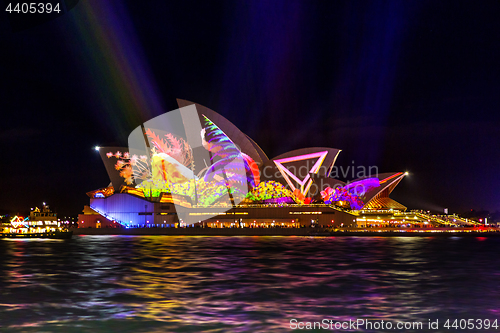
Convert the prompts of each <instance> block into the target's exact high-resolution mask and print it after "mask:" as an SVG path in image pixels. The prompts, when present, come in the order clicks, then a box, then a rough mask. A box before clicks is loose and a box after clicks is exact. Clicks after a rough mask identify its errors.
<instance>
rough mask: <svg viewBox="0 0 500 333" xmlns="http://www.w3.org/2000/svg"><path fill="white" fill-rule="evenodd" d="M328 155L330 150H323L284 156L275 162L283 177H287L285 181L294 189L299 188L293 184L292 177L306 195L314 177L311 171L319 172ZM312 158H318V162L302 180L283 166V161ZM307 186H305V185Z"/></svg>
mask: <svg viewBox="0 0 500 333" xmlns="http://www.w3.org/2000/svg"><path fill="white" fill-rule="evenodd" d="M326 155H328V151H327V150H325V151H321V152H318V153H312V154H306V155H299V156H292V157H287V158H282V159H279V160H274V164H276V167H277V168H278V170H279V171H280V173H281V175H282V176H283V178H285V181H286V182H287V184H288V185H289V186H290V188H291V189H292V191H295V190H296V189H297V188H296V187H295V186H294V185H293V183H292V181H291V180H290V177H291V178H292V179H293V180H295V182H297V184H299V185H300V193H302V194H303V195H304V196H305V195H306V194H307V192H308V191H309V188H310V187H311V185H312V179H310V178H311V176H310V174H311V173H318V170H319V168H320V167H321V165H322V164H323V162H324V160H325V158H326ZM312 158H318V160H317V161H316V163H314V165H313V167H312V168H311V169H310V170H309V173H308V174H307V176H306V177H305V178H304V179H303V180H300V179H299V178H298V177H297V176H296V175H294V174H293V173H291V172H290V170H288V169H287V168H285V167H284V166H283V163H290V162H297V161H303V160H308V159H312ZM304 186H305V187H304Z"/></svg>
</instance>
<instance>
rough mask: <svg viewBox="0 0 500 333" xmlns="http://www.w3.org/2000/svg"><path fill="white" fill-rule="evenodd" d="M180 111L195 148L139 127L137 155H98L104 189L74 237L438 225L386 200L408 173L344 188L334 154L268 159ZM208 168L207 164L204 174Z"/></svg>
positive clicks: (209, 116) (234, 135) (171, 134)
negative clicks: (194, 124) (194, 129)
mask: <svg viewBox="0 0 500 333" xmlns="http://www.w3.org/2000/svg"><path fill="white" fill-rule="evenodd" d="M178 104H179V107H180V108H181V109H182V108H186V107H190V106H191V107H193V106H194V108H192V109H191V110H195V112H196V113H195V116H196V117H198V118H199V121H200V123H201V124H202V128H201V131H199V134H201V136H200V137H201V138H199V139H198V140H199V141H200V142H199V144H197V145H190V144H188V142H187V140H185V139H184V138H183V137H182V135H179V134H178V133H175V129H174V130H172V129H171V130H170V131H169V130H167V129H165V128H150V127H147V126H146V125H147V124H145V125H144V126H142V127H141V128H140V130H139V132H138V135H139V137H141V138H147V140H145V143H143V146H144V148H143V151H142V154H138V153H137V149H136V148H134V147H131V148H123V147H99V149H98V150H99V153H100V156H101V158H102V160H103V162H104V165H105V168H106V170H107V172H108V175H109V178H110V184H109V185H108V186H106V187H103V188H100V189H97V190H93V191H90V192H88V193H87V195H88V196H89V197H90V204H89V207H86V208H85V209H84V211H83V214H80V215H79V222H78V224H79V226H80V227H94V228H95V227H105V228H109V227H116V226H122V227H128V228H133V227H141V228H148V227H149V228H151V227H156V228H176V227H182V226H186V225H189V226H204V227H219V228H220V227H233V228H234V227H237V228H239V227H246V228H253V227H255V228H269V227H283V228H285V227H286V228H300V227H310V226H321V227H339V228H341V227H345V228H347V227H351V228H353V227H363V228H364V227H369V226H371V225H377V224H378V225H381V224H384V225H390V226H395V225H398V226H399V225H406V224H411V225H422V226H423V225H427V224H430V225H432V224H433V223H437V222H436V221H432V222H431V221H430V219H429V218H428V216H427V215H423V214H416V213H412V212H406V210H407V208H406V207H405V206H404V205H402V204H401V203H399V202H396V201H395V200H393V199H391V198H390V197H389V195H390V194H391V192H392V191H393V190H394V189H395V187H396V186H397V185H398V184H399V183H400V182H401V180H402V179H403V178H404V177H405V176H406V175H407V173H403V172H393V173H382V174H378V173H377V174H371V172H368V173H367V174H365V175H363V176H362V177H360V178H359V179H357V180H354V181H352V182H349V183H344V182H342V181H340V180H338V179H335V178H331V177H330V176H331V173H332V169H333V168H334V165H335V161H336V159H337V156H338V154H339V153H340V150H339V149H335V148H325V147H311V148H304V149H298V150H294V151H290V152H288V153H285V154H281V155H279V156H277V157H275V158H271V159H270V158H268V157H267V155H266V154H265V152H264V151H263V150H262V149H261V148H260V147H259V146H258V145H257V144H256V143H255V142H254V141H253V140H252V139H251V138H249V137H248V136H247V135H245V134H244V133H243V132H241V131H240V130H239V129H238V128H237V127H236V126H234V125H233V124H232V123H231V122H230V121H228V120H227V119H226V118H224V117H222V116H221V115H219V114H218V113H216V112H214V111H212V110H210V109H208V108H206V107H204V106H202V105H199V104H195V103H192V102H188V101H185V100H178ZM186 135H189V134H186ZM191 142H193V141H191ZM203 154H205V155H203ZM199 156H207V157H206V158H204V159H202V158H200V157H199ZM207 160H209V161H212V162H213V164H212V165H207ZM235 161H237V162H238V163H236V162H235ZM381 216H382V217H381ZM403 222H405V223H403ZM406 222H407V223H406Z"/></svg>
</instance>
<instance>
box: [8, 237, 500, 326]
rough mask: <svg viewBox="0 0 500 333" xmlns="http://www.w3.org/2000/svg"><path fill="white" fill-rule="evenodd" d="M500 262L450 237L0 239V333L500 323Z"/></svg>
mask: <svg viewBox="0 0 500 333" xmlns="http://www.w3.org/2000/svg"><path fill="white" fill-rule="evenodd" d="M499 252H500V239H498V238H458V237H457V238H423V237H422V238H370V237H331V238H308V237H172V236H75V237H73V239H71V240H64V241H63V240H0V288H1V289H0V326H1V327H2V330H5V331H9V332H10V331H11V332H201V331H203V332H289V331H291V329H290V319H292V318H296V319H298V320H299V321H321V320H322V319H324V318H328V319H334V320H349V319H358V318H370V319H373V320H394V321H416V320H418V321H425V322H427V321H428V319H432V320H434V319H440V320H442V319H443V318H490V319H493V318H498V319H500V313H499V312H500V292H499V290H500V289H499V286H498V283H499V280H500V279H499V278H500V264H499V260H498V253H499ZM360 331H361V330H360ZM367 331H368V330H365V331H364V332H367ZM440 331H441V330H440ZM442 331H447V330H442ZM490 331H491V330H490ZM309 332H311V330H309ZM408 332H409V330H408ZM420 332H422V331H420ZM434 332H437V331H434ZM491 332H492V331H491Z"/></svg>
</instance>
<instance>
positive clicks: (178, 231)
mask: <svg viewBox="0 0 500 333" xmlns="http://www.w3.org/2000/svg"><path fill="white" fill-rule="evenodd" d="M70 230H72V231H73V235H74V236H80V235H81V236H85V235H110V236H111V235H129V236H134V235H138V236H139V235H142V236H311V237H500V232H498V231H481V230H470V229H467V230H463V229H459V230H457V229H444V228H440V229H433V230H422V229H408V230H387V229H375V230H369V231H368V230H366V229H361V230H352V229H351V230H337V231H334V232H331V231H328V230H325V229H320V228H131V229H125V228H75V229H70Z"/></svg>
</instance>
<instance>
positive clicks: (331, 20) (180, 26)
mask: <svg viewBox="0 0 500 333" xmlns="http://www.w3.org/2000/svg"><path fill="white" fill-rule="evenodd" d="M0 24H1V25H0V30H1V34H0V50H1V53H0V57H1V58H0V59H1V67H0V78H1V81H0V82H1V87H0V88H1V89H0V107H1V114H2V121H1V122H0V142H1V144H0V147H1V150H0V151H1V162H0V174H1V181H2V186H1V190H0V193H1V195H0V199H1V201H0V209H2V210H3V211H13V212H20V213H26V212H27V211H28V210H29V208H31V207H34V206H37V205H38V206H40V205H41V203H42V202H43V201H46V202H47V203H49V204H50V205H51V207H53V208H55V209H56V211H57V212H58V213H59V216H64V215H70V214H71V215H76V214H78V213H79V212H80V211H81V210H82V209H83V205H85V204H88V201H89V198H88V197H87V196H86V194H85V193H86V192H88V191H91V190H94V189H97V188H101V187H105V186H107V185H108V183H109V179H108V177H107V173H106V170H105V168H104V165H103V164H102V162H101V160H100V157H99V155H98V153H97V152H96V151H94V149H93V147H94V146H96V145H100V146H126V145H127V137H128V134H130V132H131V131H132V130H133V129H134V128H135V127H137V126H139V125H140V124H141V123H143V122H144V121H147V120H149V119H151V118H152V117H154V116H157V115H159V114H162V113H164V112H167V111H170V110H173V109H176V108H177V104H176V98H181V99H186V100H190V101H193V102H197V103H199V104H202V105H204V106H207V107H209V108H211V109H212V110H214V111H216V112H218V113H220V114H222V115H223V116H224V117H226V118H227V119H228V120H230V121H231V122H233V123H234V124H235V125H236V126H237V127H238V128H240V129H241V130H242V131H243V132H244V133H246V134H248V135H249V136H250V137H252V138H253V139H254V140H255V141H256V142H257V143H258V144H259V145H260V146H261V147H262V148H263V150H264V151H265V152H266V153H267V155H268V156H269V157H270V158H271V157H274V156H276V155H278V154H281V153H284V152H286V151H289V150H293V149H298V148H304V147H309V146H328V147H333V148H338V149H342V152H341V153H340V155H339V158H338V159H337V164H336V165H337V166H339V167H340V166H343V167H347V166H349V165H356V166H377V167H378V168H379V171H380V172H381V173H382V172H395V171H403V172H404V171H409V172H410V176H409V177H406V178H405V179H404V180H403V181H402V182H401V183H400V185H399V186H398V187H397V188H396V190H395V191H394V192H393V193H392V195H391V197H392V198H393V199H395V200H397V201H400V202H401V203H403V204H404V205H406V206H408V207H409V208H410V209H413V208H418V209H430V210H435V211H442V209H443V208H445V207H448V208H449V209H450V212H464V211H467V210H470V209H476V210H480V209H487V210H490V211H496V210H500V178H499V176H498V172H499V171H500V112H499V111H500V1H496V0H495V1H479V2H476V1H467V2H465V1H291V0H287V1H267V0H265V1H248V2H247V1H227V2H224V1H203V2H191V1H182V2H181V1H178V2H173V1H169V2H167V1H157V2H152V1H151V2H150V1H148V2H144V1H130V2H121V1H120V2H119V1H109V2H107V1H104V0H99V1H97V0H94V1H85V2H83V1H80V2H79V3H78V4H77V5H76V6H75V7H74V8H73V9H72V10H71V11H69V12H68V13H66V14H64V15H62V16H60V17H58V18H56V19H55V20H52V21H49V22H46V23H43V24H40V25H38V26H35V27H31V28H26V29H24V30H20V31H13V29H12V27H11V23H10V21H9V19H8V14H7V13H6V12H5V11H4V10H3V9H2V14H1V18H0ZM353 161H354V162H353Z"/></svg>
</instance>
